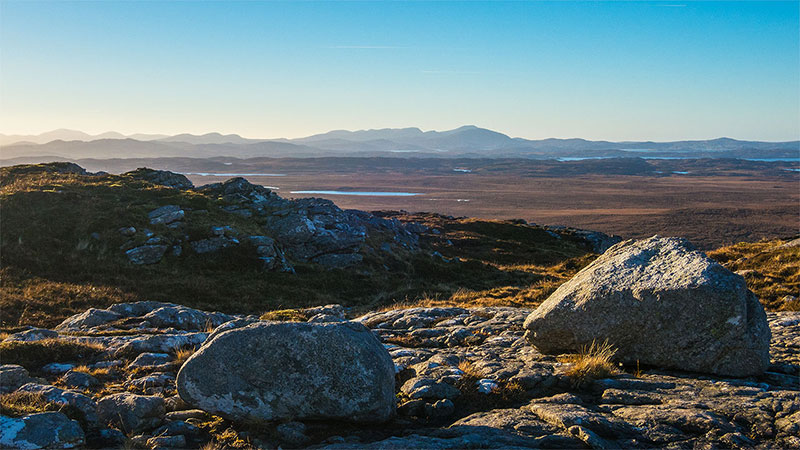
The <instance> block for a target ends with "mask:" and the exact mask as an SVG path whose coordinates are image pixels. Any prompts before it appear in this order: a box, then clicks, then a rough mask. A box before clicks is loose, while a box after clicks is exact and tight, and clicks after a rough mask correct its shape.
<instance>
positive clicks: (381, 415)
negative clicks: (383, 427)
mask: <svg viewBox="0 0 800 450" xmlns="http://www.w3.org/2000/svg"><path fill="white" fill-rule="evenodd" d="M394 382H395V381H394V364H393V363H392V359H391V357H390V356H389V353H388V352H387V351H386V349H385V348H384V347H383V345H382V344H381V343H380V341H379V340H378V339H377V337H375V335H373V333H372V332H371V331H369V330H368V329H367V328H366V327H365V326H363V325H361V324H359V323H353V322H339V323H326V324H315V323H273V322H267V323H258V324H253V325H250V326H247V327H244V328H237V329H233V330H229V331H225V332H222V333H220V334H218V335H217V336H216V337H212V339H211V340H210V341H209V342H207V343H206V344H205V345H203V347H201V348H200V350H198V351H197V352H196V353H195V354H194V355H192V357H191V358H189V360H188V361H186V363H185V364H184V365H183V367H182V368H181V370H180V372H179V373H178V379H177V388H178V393H179V394H180V396H181V398H182V399H183V400H184V401H185V402H187V403H189V404H190V405H193V406H195V407H197V408H200V409H202V410H204V411H208V412H211V413H215V414H219V415H221V416H223V417H226V418H229V419H232V420H269V421H274V420H294V419H341V420H350V421H355V422H383V421H386V420H388V419H389V418H391V417H392V415H393V414H394V411H395V397H394Z"/></svg>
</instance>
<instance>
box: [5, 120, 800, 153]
mask: <svg viewBox="0 0 800 450" xmlns="http://www.w3.org/2000/svg"><path fill="white" fill-rule="evenodd" d="M0 146H2V149H0V159H12V158H20V157H44V156H53V157H60V158H72V159H75V158H98V159H108V158H141V157H149V158H153V157H174V156H181V157H197V158H206V157H213V156H230V157H237V158H253V157H322V156H384V157H482V158H496V157H525V158H583V157H594V158H608V157H637V156H643V157H666V158H670V157H715V158H720V157H729V158H798V157H800V141H790V142H760V141H739V140H735V139H730V138H718V139H712V140H700V141H697V140H695V141H674V142H608V141H589V140H585V139H555V138H553V139H541V140H529V139H523V138H512V137H509V136H507V135H505V134H503V133H499V132H496V131H492V130H488V129H485V128H479V127H476V126H463V127H460V128H456V129H453V130H448V131H422V130H420V129H419V128H393V129H379V130H360V131H346V130H336V131H330V132H328V133H323V134H317V135H313V136H307V137H303V138H297V139H248V138H243V137H241V136H239V135H236V134H227V135H223V134H219V133H208V134H204V135H192V134H178V135H174V136H167V135H159V134H134V135H127V136H126V135H122V134H120V133H116V132H107V133H102V134H99V135H90V134H87V133H84V132H81V131H75V130H66V129H60V130H54V131H50V132H46V133H42V134H39V135H4V134H0Z"/></svg>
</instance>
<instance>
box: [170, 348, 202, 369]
mask: <svg viewBox="0 0 800 450" xmlns="http://www.w3.org/2000/svg"><path fill="white" fill-rule="evenodd" d="M196 351H197V349H196V348H195V347H188V348H179V349H178V350H176V351H175V360H174V361H173V363H174V364H175V365H177V366H178V367H180V366H183V363H185V362H186V360H187V359H189V357H190V356H192V355H193V354H194V352H196Z"/></svg>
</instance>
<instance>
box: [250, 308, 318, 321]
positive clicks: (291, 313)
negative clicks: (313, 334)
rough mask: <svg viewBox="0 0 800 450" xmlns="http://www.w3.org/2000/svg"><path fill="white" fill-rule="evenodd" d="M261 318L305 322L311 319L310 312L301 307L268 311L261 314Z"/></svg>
mask: <svg viewBox="0 0 800 450" xmlns="http://www.w3.org/2000/svg"><path fill="white" fill-rule="evenodd" d="M260 319H261V320H272V321H275V322H305V321H307V320H308V319H309V317H308V314H306V313H305V312H303V311H302V310H300V309H278V310H275V311H268V312H265V313H264V314H262V315H261V317H260Z"/></svg>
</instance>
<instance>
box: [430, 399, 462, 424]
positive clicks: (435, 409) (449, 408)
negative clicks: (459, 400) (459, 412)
mask: <svg viewBox="0 0 800 450" xmlns="http://www.w3.org/2000/svg"><path fill="white" fill-rule="evenodd" d="M455 412H456V405H455V404H454V403H453V401H452V400H450V399H444V400H437V401H436V402H435V403H433V404H430V403H427V404H425V415H426V416H427V417H430V418H432V419H446V418H448V417H450V416H452V415H453V413H455Z"/></svg>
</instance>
